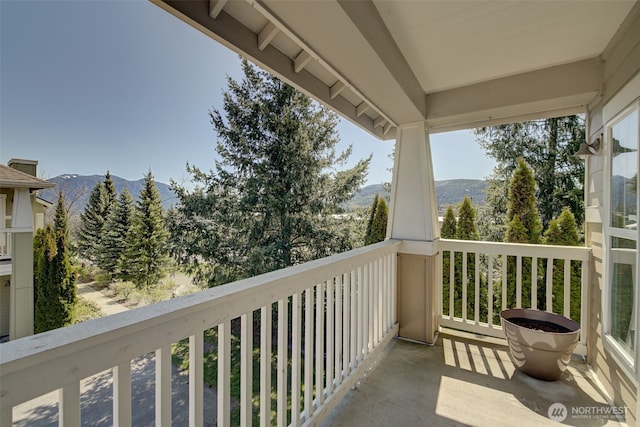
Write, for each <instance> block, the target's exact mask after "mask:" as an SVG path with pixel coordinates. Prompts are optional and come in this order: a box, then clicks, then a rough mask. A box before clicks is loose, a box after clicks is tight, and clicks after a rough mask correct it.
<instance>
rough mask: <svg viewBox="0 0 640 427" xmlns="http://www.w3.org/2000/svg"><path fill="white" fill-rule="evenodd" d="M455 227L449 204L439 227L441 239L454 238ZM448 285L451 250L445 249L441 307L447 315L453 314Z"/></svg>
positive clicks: (454, 216)
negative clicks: (450, 310) (450, 309)
mask: <svg viewBox="0 0 640 427" xmlns="http://www.w3.org/2000/svg"><path fill="white" fill-rule="evenodd" d="M456 229H457V224H456V215H455V213H454V212H453V208H452V207H451V206H449V207H448V208H447V213H446V214H445V215H444V219H443V221H442V228H441V229H440V237H442V238H443V239H455V238H456ZM454 275H455V273H454ZM454 277H455V276H454ZM450 287H451V252H450V251H446V252H443V253H442V309H443V313H445V314H448V315H453V313H449V301H450V292H449V290H450Z"/></svg>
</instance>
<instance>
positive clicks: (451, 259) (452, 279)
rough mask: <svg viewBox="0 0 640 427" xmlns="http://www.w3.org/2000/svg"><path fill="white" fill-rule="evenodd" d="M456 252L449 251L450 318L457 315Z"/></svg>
mask: <svg viewBox="0 0 640 427" xmlns="http://www.w3.org/2000/svg"><path fill="white" fill-rule="evenodd" d="M454 257H455V253H454V252H453V251H449V318H450V319H453V318H454V317H455V313H456V312H455V301H454V298H455V292H454V291H455V287H456V280H455V279H456V276H455V274H456V270H455V258H454Z"/></svg>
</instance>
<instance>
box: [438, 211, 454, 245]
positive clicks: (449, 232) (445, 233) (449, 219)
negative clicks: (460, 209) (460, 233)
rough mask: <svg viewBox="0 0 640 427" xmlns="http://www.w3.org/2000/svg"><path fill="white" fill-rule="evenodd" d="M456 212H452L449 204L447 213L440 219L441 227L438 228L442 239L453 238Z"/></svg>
mask: <svg viewBox="0 0 640 427" xmlns="http://www.w3.org/2000/svg"><path fill="white" fill-rule="evenodd" d="M456 229H457V223H456V214H455V213H453V208H452V207H451V206H449V207H448V208H447V213H446V214H445V215H444V219H443V221H442V228H441V229H440V237H442V238H443V239H455V238H456V234H457V231H456Z"/></svg>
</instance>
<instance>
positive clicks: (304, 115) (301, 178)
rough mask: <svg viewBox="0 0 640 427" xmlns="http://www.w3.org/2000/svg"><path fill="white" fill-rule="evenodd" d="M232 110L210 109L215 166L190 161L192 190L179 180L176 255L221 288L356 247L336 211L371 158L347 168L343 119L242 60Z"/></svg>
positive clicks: (228, 101)
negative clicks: (341, 141) (340, 129)
mask: <svg viewBox="0 0 640 427" xmlns="http://www.w3.org/2000/svg"><path fill="white" fill-rule="evenodd" d="M242 69H243V73H244V78H243V79H242V81H240V82H236V81H234V80H233V79H231V78H229V79H228V89H227V91H226V93H225V94H224V104H223V109H224V111H223V112H221V111H218V110H214V111H213V112H211V114H210V117H211V123H212V124H213V127H214V130H215V132H216V134H217V136H218V141H217V145H216V151H217V154H218V156H217V157H218V159H219V160H218V161H216V164H215V170H214V171H212V172H210V173H205V172H202V171H201V170H200V169H198V168H196V167H192V166H191V167H188V171H189V172H190V173H191V174H192V181H193V183H194V184H195V187H196V188H195V189H194V190H189V189H186V188H184V187H182V186H179V185H177V184H176V183H173V189H174V191H175V192H176V194H177V195H178V198H179V199H180V204H179V207H178V208H177V211H176V215H173V216H172V223H171V228H172V238H173V239H174V240H173V241H172V245H171V246H172V249H173V253H174V255H175V257H176V258H177V259H178V260H179V261H180V262H181V263H182V264H184V265H185V266H187V268H188V269H189V271H190V272H192V273H193V274H195V275H196V278H197V279H198V280H199V281H200V282H201V283H202V284H206V285H208V286H215V285H219V284H222V283H226V282H229V281H232V280H236V279H239V278H243V277H249V276H253V275H256V274H260V273H264V272H267V271H271V270H275V269H279V268H283V267H288V266H291V265H294V264H298V263H301V262H305V261H308V260H311V259H314V258H318V257H322V256H326V255H330V254H333V253H336V252H341V251H345V250H348V249H351V248H352V242H351V238H350V235H349V231H347V227H345V224H344V222H343V221H341V220H340V219H339V218H336V217H335V216H333V215H332V214H335V213H338V212H340V209H341V207H340V205H341V204H342V203H343V202H345V201H347V200H349V199H350V198H351V197H352V195H353V194H354V193H355V191H356V190H357V189H358V188H359V187H360V186H361V185H362V183H363V181H364V178H365V175H366V171H367V168H368V165H369V160H370V158H369V159H365V160H361V161H359V162H357V163H356V165H355V166H354V167H352V168H351V169H346V170H340V169H338V168H340V167H343V166H344V165H345V162H346V161H347V160H348V158H349V156H350V154H351V149H350V148H349V149H347V150H346V151H344V152H342V153H339V154H337V153H336V144H337V143H338V134H337V130H336V126H337V123H338V120H337V116H336V115H335V114H334V113H332V112H330V111H329V110H328V109H326V108H325V107H322V106H320V105H318V104H317V103H315V102H314V101H312V100H311V99H310V98H309V97H307V96H306V95H304V94H302V93H300V92H298V91H297V90H296V89H294V88H293V87H291V86H289V85H288V84H286V83H284V82H283V81H281V80H279V79H277V78H276V77H273V76H271V75H269V74H268V73H266V72H264V71H260V70H259V69H257V68H256V67H254V66H252V65H250V64H249V63H248V62H246V61H243V63H242Z"/></svg>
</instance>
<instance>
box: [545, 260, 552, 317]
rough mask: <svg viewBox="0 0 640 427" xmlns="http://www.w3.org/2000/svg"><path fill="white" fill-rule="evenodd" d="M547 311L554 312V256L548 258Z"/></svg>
mask: <svg viewBox="0 0 640 427" xmlns="http://www.w3.org/2000/svg"><path fill="white" fill-rule="evenodd" d="M546 297H547V301H546V311H548V312H553V258H547V287H546Z"/></svg>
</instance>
